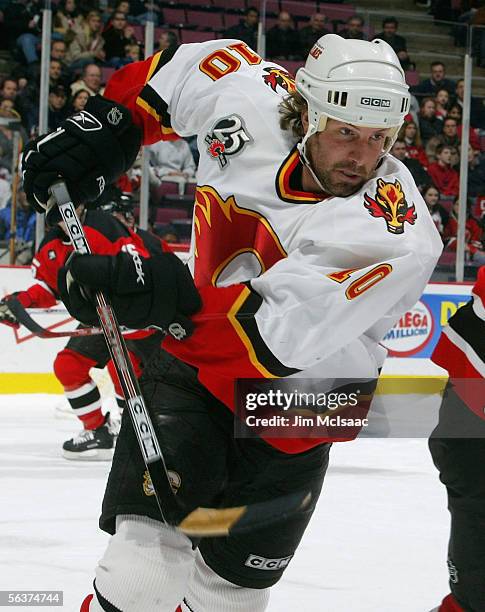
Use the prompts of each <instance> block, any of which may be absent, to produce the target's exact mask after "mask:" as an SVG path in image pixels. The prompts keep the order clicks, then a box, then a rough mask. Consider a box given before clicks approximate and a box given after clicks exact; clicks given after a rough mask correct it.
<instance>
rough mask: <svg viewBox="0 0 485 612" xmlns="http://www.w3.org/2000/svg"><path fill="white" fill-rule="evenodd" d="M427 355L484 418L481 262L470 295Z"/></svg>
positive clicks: (484, 300)
mask: <svg viewBox="0 0 485 612" xmlns="http://www.w3.org/2000/svg"><path fill="white" fill-rule="evenodd" d="M431 359H432V361H434V363H436V364H437V365H439V366H440V367H442V368H444V369H445V370H447V371H448V374H449V376H450V382H451V383H452V384H453V386H454V388H455V391H456V392H457V393H458V394H459V395H460V396H461V398H462V399H463V400H464V401H465V403H466V404H467V406H468V407H469V408H470V410H472V411H473V412H475V414H476V415H477V416H479V417H480V418H481V419H484V418H485V415H484V411H483V397H484V379H485V266H482V267H481V268H480V270H479V272H478V278H477V282H476V283H475V286H474V287H473V290H472V299H471V300H470V301H469V302H468V303H467V304H465V305H464V306H462V307H461V308H459V309H458V310H457V311H456V313H455V314H454V315H453V316H452V317H451V318H450V320H449V321H448V325H446V327H444V328H443V331H442V332H441V336H440V339H439V341H438V344H437V345H436V348H435V349H434V351H433V354H432V355H431Z"/></svg>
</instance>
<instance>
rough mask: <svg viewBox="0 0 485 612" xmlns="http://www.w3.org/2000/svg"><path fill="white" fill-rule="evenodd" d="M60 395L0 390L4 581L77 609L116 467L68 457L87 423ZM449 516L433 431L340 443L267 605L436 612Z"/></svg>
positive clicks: (339, 611) (98, 545)
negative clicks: (59, 412) (63, 413)
mask: <svg viewBox="0 0 485 612" xmlns="http://www.w3.org/2000/svg"><path fill="white" fill-rule="evenodd" d="M58 401H59V396H47V395H16V396H12V395H0V477H1V480H0V590H6V589H9V590H10V589H17V590H28V589H41V590H45V589H53V590H63V591H64V607H63V608H62V609H63V610H66V611H67V612H78V610H79V604H80V602H81V601H82V599H83V597H84V595H85V594H87V593H89V592H91V584H92V579H93V568H94V567H95V565H96V562H97V560H98V559H99V557H100V556H101V554H102V552H103V550H104V548H105V545H106V542H107V538H108V536H107V535H106V534H104V533H103V532H101V531H100V530H99V529H98V526H97V518H98V514H99V508H100V504H101V499H102V494H103V490H104V483H105V479H106V477H107V473H108V471H109V465H108V464H107V463H94V462H93V463H79V462H68V461H66V460H65V459H63V458H62V457H61V456H60V449H61V445H62V442H63V441H64V440H65V439H67V438H69V437H71V436H72V435H73V434H75V433H76V432H77V430H78V429H79V425H78V422H76V421H75V420H71V419H63V420H62V419H58V418H56V417H55V411H54V405H55V404H56V403H58ZM448 522H449V521H448V514H447V511H446V500H445V492H444V489H443V487H442V486H441V485H440V483H439V481H438V478H437V474H436V471H435V469H434V467H433V465H432V462H431V459H430V457H429V454H428V450H427V444H426V440H423V439H421V440H408V439H401V440H391V439H385V440H375V439H362V440H357V441H356V442H352V443H343V444H338V445H334V447H333V449H332V452H331V467H330V468H329V471H328V473H327V477H326V481H325V484H324V487H323V492H322V496H321V498H320V501H319V504H318V507H317V510H316V512H315V514H314V517H313V520H312V522H311V524H310V527H309V528H308V530H307V532H306V534H305V536H304V538H303V541H302V544H301V546H300V548H299V550H298V552H297V554H296V556H295V558H294V560H293V561H292V563H291V564H290V566H289V568H288V570H287V571H286V572H285V574H284V577H283V579H282V580H281V582H280V583H279V584H278V585H277V586H276V587H275V588H274V589H273V593H272V598H271V603H270V606H269V608H268V611H269V612H307V611H310V610H312V611H315V612H427V611H428V610H430V609H431V608H432V607H433V606H434V605H436V604H437V603H438V602H439V601H440V600H441V598H442V597H443V595H444V594H446V593H447V592H448V586H447V574H446V565H445V557H446V545H447V538H448ZM255 552H257V551H255ZM34 609H37V608H25V612H29V611H30V610H34ZM42 609H46V608H42ZM52 609H56V610H59V609H61V608H52ZM15 610H18V611H20V610H24V609H23V608H20V607H15ZM228 612H230V610H228ZM248 612H250V611H248Z"/></svg>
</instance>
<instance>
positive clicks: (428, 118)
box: [418, 98, 443, 145]
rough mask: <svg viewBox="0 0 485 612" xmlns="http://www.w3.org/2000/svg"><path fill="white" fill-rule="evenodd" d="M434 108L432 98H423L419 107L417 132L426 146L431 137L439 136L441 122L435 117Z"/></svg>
mask: <svg viewBox="0 0 485 612" xmlns="http://www.w3.org/2000/svg"><path fill="white" fill-rule="evenodd" d="M435 110H436V106H435V103H434V100H433V98H423V99H422V100H421V105H420V107H419V114H418V119H419V132H420V134H421V138H422V140H423V143H424V144H425V145H426V143H427V142H428V140H429V139H430V138H431V137H432V136H437V135H438V134H441V130H442V128H443V122H442V121H440V120H439V119H438V117H436V115H435Z"/></svg>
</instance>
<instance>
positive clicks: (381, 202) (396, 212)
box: [364, 178, 416, 234]
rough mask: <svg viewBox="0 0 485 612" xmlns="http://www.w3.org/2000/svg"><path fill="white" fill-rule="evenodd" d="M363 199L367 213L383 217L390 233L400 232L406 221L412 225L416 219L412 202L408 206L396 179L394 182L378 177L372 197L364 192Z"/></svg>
mask: <svg viewBox="0 0 485 612" xmlns="http://www.w3.org/2000/svg"><path fill="white" fill-rule="evenodd" d="M364 199H365V201H366V204H364V206H365V207H366V208H367V210H368V211H369V213H370V214H371V215H372V216H373V217H376V218H382V219H385V220H386V225H387V230H388V231H389V232H390V233H391V234H402V233H403V232H404V224H405V223H406V222H407V223H410V224H411V225H414V222H415V221H416V209H415V207H414V204H412V205H411V206H409V204H408V203H407V201H406V197H405V195H404V192H403V190H402V186H401V183H400V182H399V181H398V180H397V179H396V180H395V181H394V183H386V182H385V181H384V180H383V179H381V178H380V179H378V180H377V190H376V193H375V196H374V198H371V197H370V196H369V195H367V193H365V194H364Z"/></svg>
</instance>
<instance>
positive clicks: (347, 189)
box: [306, 146, 375, 198]
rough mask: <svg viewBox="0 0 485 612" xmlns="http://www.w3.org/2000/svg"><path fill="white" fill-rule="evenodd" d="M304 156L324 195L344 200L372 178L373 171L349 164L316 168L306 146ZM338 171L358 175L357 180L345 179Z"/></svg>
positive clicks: (310, 152) (311, 153) (309, 150)
mask: <svg viewBox="0 0 485 612" xmlns="http://www.w3.org/2000/svg"><path fill="white" fill-rule="evenodd" d="M306 155H307V157H308V161H309V163H310V165H311V168H312V170H313V172H314V174H315V176H316V177H317V179H318V181H319V182H320V185H321V186H322V187H323V189H324V191H325V193H329V194H330V195H333V196H337V197H339V198H345V197H347V196H350V195H353V194H354V193H357V192H358V191H359V190H360V188H361V187H362V185H364V184H365V183H366V182H367V181H368V180H369V179H370V178H371V176H372V174H373V172H374V169H375V168H373V169H372V170H371V171H370V172H369V171H368V170H367V168H366V167H365V166H358V165H357V164H352V163H349V162H340V163H337V164H334V165H333V166H331V167H330V168H320V169H319V168H317V166H316V164H315V161H314V156H313V150H312V147H311V146H310V147H308V146H307V150H306ZM339 170H345V171H348V172H351V173H353V174H356V175H358V179H357V178H356V179H353V180H350V179H345V177H344V176H343V175H342V174H340V173H339Z"/></svg>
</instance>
